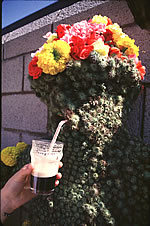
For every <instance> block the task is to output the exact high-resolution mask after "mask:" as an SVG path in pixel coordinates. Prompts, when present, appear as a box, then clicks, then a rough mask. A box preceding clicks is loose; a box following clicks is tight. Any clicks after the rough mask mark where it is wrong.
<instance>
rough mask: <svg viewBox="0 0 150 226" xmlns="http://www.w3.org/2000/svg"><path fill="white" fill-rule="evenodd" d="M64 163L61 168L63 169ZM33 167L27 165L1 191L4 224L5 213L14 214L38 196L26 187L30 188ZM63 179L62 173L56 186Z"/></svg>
mask: <svg viewBox="0 0 150 226" xmlns="http://www.w3.org/2000/svg"><path fill="white" fill-rule="evenodd" d="M62 165H63V164H62V162H60V164H59V168H61V167H62ZM32 170H33V167H32V165H31V164H27V165H25V166H24V167H23V168H22V169H20V170H19V171H18V172H17V173H16V174H14V175H13V176H12V177H11V178H10V179H9V180H8V181H7V183H6V184H5V186H4V187H3V189H2V190H1V221H2V222H4V220H5V219H6V216H4V212H6V213H12V212H13V211H14V210H15V209H17V208H18V207H20V206H21V205H23V204H24V203H26V202H28V201H29V200H31V199H32V198H34V197H35V196H36V195H35V194H33V193H32V192H31V191H30V189H26V188H25V187H29V186H30V175H31V173H32ZM61 177H62V175H61V173H58V174H57V175H56V181H55V186H57V185H58V184H59V179H60V178H61Z"/></svg>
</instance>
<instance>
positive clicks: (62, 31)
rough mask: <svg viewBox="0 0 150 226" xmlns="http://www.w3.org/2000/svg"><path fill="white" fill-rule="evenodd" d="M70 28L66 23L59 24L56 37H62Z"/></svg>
mask: <svg viewBox="0 0 150 226" xmlns="http://www.w3.org/2000/svg"><path fill="white" fill-rule="evenodd" d="M70 28H71V26H70V25H68V24H59V25H58V26H57V30H56V32H57V35H58V38H62V37H63V36H64V35H65V34H66V33H68V31H69V29H70Z"/></svg>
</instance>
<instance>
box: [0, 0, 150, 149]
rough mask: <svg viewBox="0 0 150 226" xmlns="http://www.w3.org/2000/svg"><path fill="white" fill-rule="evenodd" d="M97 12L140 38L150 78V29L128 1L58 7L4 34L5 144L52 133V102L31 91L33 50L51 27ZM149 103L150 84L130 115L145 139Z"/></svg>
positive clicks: (148, 138)
mask: <svg viewBox="0 0 150 226" xmlns="http://www.w3.org/2000/svg"><path fill="white" fill-rule="evenodd" d="M96 14H101V15H103V16H104V15H106V16H108V17H110V18H111V19H112V21H113V22H116V23H118V24H119V25H120V26H122V28H123V30H124V32H125V33H127V34H128V35H129V36H130V37H131V38H134V39H135V40H136V44H137V45H138V46H139V47H140V59H141V60H142V63H143V64H144V65H145V66H146V68H147V77H146V81H147V84H149V83H150V67H149V64H150V63H149V62H150V45H149V44H150V33H149V32H148V31H145V30H142V29H141V28H140V27H139V26H138V25H136V24H135V23H134V19H133V16H132V14H131V12H130V9H129V8H128V6H127V3H126V1H123V0H122V1H114V0H108V1H101V0H97V1H92V0H82V1H79V2H76V3H74V4H72V5H71V6H69V7H66V8H63V9H61V10H58V11H56V12H53V13H51V14H49V15H47V16H44V17H43V18H40V19H38V20H36V21H33V22H32V23H29V24H27V25H25V26H23V27H21V28H18V29H16V30H14V31H12V32H10V33H7V34H5V35H4V36H3V37H2V41H3V49H2V51H3V54H2V55H3V61H2V116H1V117H2V119H1V122H2V126H1V148H4V147H6V146H14V145H16V143H17V142H18V141H24V142H27V143H28V144H31V140H32V139H34V138H39V137H41V136H46V135H47V107H46V105H45V104H43V103H42V102H41V101H40V100H39V99H38V98H37V97H36V96H35V94H34V93H33V92H32V91H31V89H30V84H29V81H28V79H27V75H28V64H29V62H30V60H31V56H30V54H31V53H32V52H35V51H36V50H37V49H38V48H39V47H40V46H42V45H43V43H44V42H45V40H44V39H43V38H42V36H43V35H45V34H46V33H47V32H48V31H51V29H52V27H53V31H55V29H56V27H57V25H58V24H61V23H67V24H73V23H75V22H77V21H81V20H84V19H86V20H87V19H88V18H91V17H92V16H94V15H96ZM52 25H53V26H52ZM149 103H150V86H149V85H146V88H145V90H144V92H143V94H142V95H141V96H140V97H139V100H138V104H135V109H134V112H133V113H132V116H131V119H130V120H129V121H130V122H129V124H130V125H132V126H133V125H135V124H136V126H133V127H135V129H134V130H135V131H136V132H135V131H134V133H135V134H136V135H141V136H142V137H143V139H144V141H145V142H146V143H150V107H149ZM134 120H136V123H135V122H134ZM132 126H131V127H132ZM141 129H142V132H141Z"/></svg>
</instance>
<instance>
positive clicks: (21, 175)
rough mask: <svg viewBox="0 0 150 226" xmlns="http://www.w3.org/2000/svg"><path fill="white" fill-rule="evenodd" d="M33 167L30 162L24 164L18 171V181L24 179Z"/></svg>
mask: <svg viewBox="0 0 150 226" xmlns="http://www.w3.org/2000/svg"><path fill="white" fill-rule="evenodd" d="M32 170H33V167H32V165H31V163H29V164H27V165H25V166H24V167H23V168H22V169H20V170H19V171H18V173H17V174H18V175H17V180H18V181H24V180H25V179H26V177H27V176H29V175H30V174H31V173H32Z"/></svg>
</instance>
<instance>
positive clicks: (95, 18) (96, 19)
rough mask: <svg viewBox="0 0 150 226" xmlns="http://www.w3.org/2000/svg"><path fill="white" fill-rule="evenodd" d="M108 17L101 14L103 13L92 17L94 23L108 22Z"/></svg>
mask: <svg viewBox="0 0 150 226" xmlns="http://www.w3.org/2000/svg"><path fill="white" fill-rule="evenodd" d="M107 19H108V17H107V16H101V15H95V16H93V18H92V23H97V24H100V23H102V24H107V22H108V21H107Z"/></svg>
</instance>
